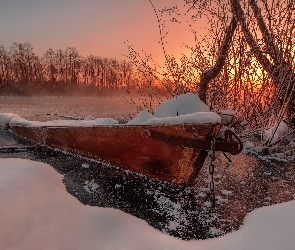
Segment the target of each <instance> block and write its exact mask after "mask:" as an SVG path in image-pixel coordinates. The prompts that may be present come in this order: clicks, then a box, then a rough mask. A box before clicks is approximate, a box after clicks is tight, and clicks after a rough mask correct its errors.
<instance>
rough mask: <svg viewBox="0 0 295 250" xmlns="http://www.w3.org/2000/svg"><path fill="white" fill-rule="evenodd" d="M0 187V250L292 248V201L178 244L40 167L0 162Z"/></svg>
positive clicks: (294, 228) (294, 221) (294, 224)
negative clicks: (78, 195) (86, 199)
mask: <svg viewBox="0 0 295 250" xmlns="http://www.w3.org/2000/svg"><path fill="white" fill-rule="evenodd" d="M0 183H1V189H0V200H1V203H0V224H1V231H0V249H12V250H31V249H45V250H46V249H48V250H49V249H51V250H55V249H56V250H57V249H64V250H68V249H71V250H72V249H88V250H92V249H93V250H94V249H100V250H112V249H123V250H125V249H126V250H127V249H128V250H133V249H134V250H135V249H143V250H162V249H170V250H176V249H177V250H179V249H180V250H182V249H183V250H184V249H185V250H198V249H202V250H209V249H214V250H237V249H239V250H277V249H284V250H293V249H294V244H295V243H294V233H295V216H294V211H295V201H291V202H287V203H284V204H278V205H274V206H271V207H264V208H260V209H257V210H255V211H253V212H252V213H251V214H250V215H248V216H247V217H246V220H245V224H244V226H243V227H242V228H241V229H240V230H239V231H237V232H233V233H231V234H228V235H225V236H223V237H220V238H215V239H209V240H200V241H195V240H194V241H182V240H180V239H177V238H173V237H171V236H169V235H166V234H163V233H161V232H159V231H157V230H155V229H154V228H152V227H150V226H149V225H148V224H147V223H146V222H145V221H143V220H140V219H138V218H135V217H133V216H130V215H128V214H126V213H124V212H122V211H119V210H116V209H112V208H100V207H91V206H85V205H83V204H81V203H80V202H79V201H78V200H76V199H75V198H74V197H73V196H71V195H70V194H68V193H67V192H66V190H65V187H64V185H63V183H62V176H61V175H60V174H58V173H57V172H56V171H55V170H54V169H53V168H52V167H50V166H49V165H47V164H44V163H40V162H34V161H30V160H23V159H0ZM92 184H94V183H92ZM92 186H93V185H92ZM175 206H176V208H177V204H175ZM174 226H175V225H174V224H173V223H172V224H171V227H172V228H173V227H174ZM212 230H214V229H212Z"/></svg>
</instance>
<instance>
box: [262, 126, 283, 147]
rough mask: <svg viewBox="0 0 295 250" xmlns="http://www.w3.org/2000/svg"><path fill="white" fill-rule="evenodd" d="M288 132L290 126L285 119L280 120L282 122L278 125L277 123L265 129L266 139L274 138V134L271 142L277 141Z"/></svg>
mask: <svg viewBox="0 0 295 250" xmlns="http://www.w3.org/2000/svg"><path fill="white" fill-rule="evenodd" d="M287 133H288V126H287V125H286V123H284V122H283V121H281V122H280V124H279V125H278V126H277V124H275V125H274V126H272V127H271V128H269V129H266V130H265V131H264V138H265V140H266V141H267V140H270V139H271V138H272V135H273V134H274V136H273V138H272V140H271V143H274V142H276V141H277V140H278V139H279V138H280V137H283V136H285V135H286V134H287Z"/></svg>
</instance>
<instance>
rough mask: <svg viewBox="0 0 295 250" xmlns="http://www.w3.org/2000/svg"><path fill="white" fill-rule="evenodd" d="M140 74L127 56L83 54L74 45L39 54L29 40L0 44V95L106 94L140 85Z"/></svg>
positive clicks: (142, 81) (141, 81)
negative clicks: (7, 44)
mask: <svg viewBox="0 0 295 250" xmlns="http://www.w3.org/2000/svg"><path fill="white" fill-rule="evenodd" d="M142 77H143V76H142V75H141V74H140V73H139V72H138V71H137V70H135V67H134V66H133V64H132V63H131V62H130V61H128V60H121V61H119V60H117V59H114V58H102V57H99V56H93V55H90V56H87V57H83V56H81V55H80V54H79V52H78V51H77V50H76V49H75V48H74V47H68V48H66V49H65V50H61V49H59V50H53V49H51V48H49V49H48V50H47V51H46V52H45V53H44V54H43V55H42V56H41V57H40V56H38V55H36V54H35V53H34V51H33V46H32V45H31V44H30V43H13V44H12V45H11V46H10V49H9V50H6V49H5V47H4V46H3V45H0V95H21V96H30V95H91V96H94V95H108V94H113V93H115V92H118V91H121V90H122V89H126V88H127V89H134V88H137V87H139V84H140V85H141V87H142V84H144V80H142Z"/></svg>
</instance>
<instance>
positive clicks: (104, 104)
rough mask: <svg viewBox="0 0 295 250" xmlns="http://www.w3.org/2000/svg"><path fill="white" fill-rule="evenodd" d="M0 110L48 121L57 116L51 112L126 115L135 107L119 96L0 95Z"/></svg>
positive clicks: (95, 115) (111, 115) (59, 113)
mask: <svg viewBox="0 0 295 250" xmlns="http://www.w3.org/2000/svg"><path fill="white" fill-rule="evenodd" d="M135 100H136V98H135ZM0 113H14V114H18V115H19V116H21V117H22V118H24V119H27V120H35V121H48V120H54V119H59V118H58V117H57V116H54V115H53V114H57V115H61V116H73V117H78V118H85V117H86V116H87V115H91V116H93V117H94V118H99V117H110V118H114V117H116V116H123V117H124V116H125V117H129V116H130V115H131V116H133V115H134V114H136V113H137V108H136V107H135V106H134V105H132V104H130V103H127V101H126V100H124V99H123V98H122V97H121V96H111V97H0ZM47 114H52V115H47Z"/></svg>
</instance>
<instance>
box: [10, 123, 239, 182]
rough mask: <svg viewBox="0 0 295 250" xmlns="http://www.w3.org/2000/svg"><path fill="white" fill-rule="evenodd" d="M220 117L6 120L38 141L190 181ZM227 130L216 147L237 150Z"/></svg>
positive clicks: (173, 179)
mask: <svg viewBox="0 0 295 250" xmlns="http://www.w3.org/2000/svg"><path fill="white" fill-rule="evenodd" d="M220 126H221V124H220V123H211V124H210V123H208V124H174V125H173V124H172V125H169V124H160V125H124V124H118V125H111V126H108V125H98V126H90V127H87V126H86V127H85V126H84V127H83V126H77V127H68V126H56V127H55V126H26V125H23V124H11V125H10V129H11V130H12V131H14V132H15V133H16V134H18V135H20V136H22V137H25V138H27V139H29V140H32V141H34V142H36V143H38V144H42V145H46V146H49V147H53V148H57V149H60V150H65V151H68V152H70V153H74V154H79V155H81V156H84V157H88V158H92V159H96V160H99V161H102V162H105V163H109V164H111V165H113V166H117V167H120V168H122V169H126V170H131V171H135V172H138V173H141V174H144V175H146V176H149V177H154V178H158V179H160V180H164V181H170V182H173V183H175V184H186V185H190V184H192V183H193V181H194V180H195V178H196V177H197V176H198V173H199V171H200V170H201V168H202V166H203V164H204V161H205V159H206V156H207V150H210V148H211V146H212V145H211V139H212V138H215V137H216V136H217V133H218V131H219V129H220ZM241 147H242V146H241V143H240V141H239V140H238V138H237V137H235V136H234V135H233V134H232V132H227V133H226V135H225V139H224V140H223V141H219V140H216V143H215V149H216V150H217V151H225V152H230V153H232V154H237V153H239V152H240V151H241V149H242V148H241Z"/></svg>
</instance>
